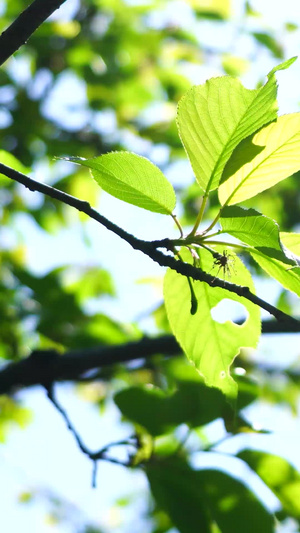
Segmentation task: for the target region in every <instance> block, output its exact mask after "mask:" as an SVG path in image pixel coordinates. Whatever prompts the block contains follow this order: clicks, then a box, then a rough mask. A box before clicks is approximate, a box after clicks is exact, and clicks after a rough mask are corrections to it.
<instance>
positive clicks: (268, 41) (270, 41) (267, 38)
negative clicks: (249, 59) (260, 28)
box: [252, 32, 284, 59]
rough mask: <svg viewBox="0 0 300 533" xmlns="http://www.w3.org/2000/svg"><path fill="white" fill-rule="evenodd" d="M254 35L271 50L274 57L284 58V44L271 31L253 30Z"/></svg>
mask: <svg viewBox="0 0 300 533" xmlns="http://www.w3.org/2000/svg"><path fill="white" fill-rule="evenodd" d="M252 35H253V37H254V38H255V39H256V40H257V42H259V43H260V44H263V45H264V46H265V47H266V48H268V50H270V52H271V53H272V54H273V56H274V57H277V58H278V59H283V55H284V54H283V47H282V44H281V43H280V42H279V41H278V40H276V39H275V38H274V37H273V35H271V33H267V32H253V33H252Z"/></svg>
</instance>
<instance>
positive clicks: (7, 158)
mask: <svg viewBox="0 0 300 533" xmlns="http://www.w3.org/2000/svg"><path fill="white" fill-rule="evenodd" d="M0 163H2V164H3V165H6V166H7V167H11V168H13V169H14V170H17V171H18V172H21V173H22V174H27V173H28V172H29V169H28V168H27V167H25V165H23V164H22V163H21V162H20V161H19V160H18V159H17V158H16V157H15V156H14V155H13V154H10V153H9V152H6V151H5V150H0ZM11 184H12V180H11V179H9V178H8V177H7V176H4V174H0V185H1V186H7V185H11Z"/></svg>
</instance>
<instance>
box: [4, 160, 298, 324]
mask: <svg viewBox="0 0 300 533" xmlns="http://www.w3.org/2000/svg"><path fill="white" fill-rule="evenodd" d="M0 173H2V174H4V175H5V176H7V177H8V178H10V179H12V180H14V181H17V182H18V183H22V184H23V185H25V187H27V188H28V189H30V190H31V191H38V192H41V193H42V194H46V195H47V196H50V197H51V198H54V199H55V200H59V201H60V202H63V203H64V204H67V205H69V206H71V207H74V208H75V209H77V210H78V211H82V212H83V213H85V214H86V215H88V216H89V217H90V218H92V219H94V220H96V221H97V222H99V223H100V224H102V225H103V226H104V227H106V228H107V229H108V230H109V231H112V232H113V233H115V235H118V236H119V237H121V239H123V240H124V241H126V242H128V244H130V245H131V246H132V248H134V249H135V250H139V251H140V252H143V253H144V254H146V255H148V257H150V258H151V259H153V261H155V262H156V263H158V264H159V265H160V266H164V267H169V268H171V269H172V270H175V271H176V272H178V274H181V275H182V276H186V277H189V278H192V279H194V280H196V281H204V282H205V283H207V284H208V285H210V287H213V288H215V287H221V288H222V289H226V290H227V291H229V292H233V293H235V294H237V295H238V296H240V297H243V298H246V299H247V300H249V301H250V302H252V303H254V304H255V305H258V306H259V307H261V308H262V309H264V310H265V311H268V313H270V314H271V315H273V316H274V317H275V318H276V319H277V320H279V321H282V322H288V323H289V324H293V325H294V327H295V328H296V327H297V328H299V329H298V331H300V321H298V320H296V319H295V318H293V317H292V316H290V315H288V314H286V313H284V312H283V311H280V309H277V307H274V306H273V305H271V304H269V303H268V302H265V301H264V300H262V299H261V298H259V297H258V296H256V295H255V294H253V293H252V292H251V291H250V289H249V287H243V286H241V285H235V284H234V283H229V282H228V281H224V280H221V279H219V278H216V277H214V276H211V275H210V274H208V273H207V272H204V271H203V270H201V269H200V268H196V267H194V266H193V265H190V264H189V263H183V262H182V261H178V260H177V259H175V258H174V257H171V256H170V255H165V254H164V253H162V252H161V251H160V250H158V248H160V247H163V246H164V243H165V242H169V241H168V239H164V240H162V241H154V242H151V241H144V240H142V239H138V238H137V237H134V236H133V235H131V234H130V233H128V232H127V231H125V230H123V229H122V228H119V226H117V225H116V224H114V223H113V222H110V220H108V219H107V218H105V217H104V216H102V215H100V213H98V211H96V210H95V209H93V208H92V207H91V206H90V204H89V203H88V202H85V201H82V200H79V199H78V198H75V197H74V196H71V195H70V194H66V193H64V192H62V191H59V190H58V189H55V188H54V187H50V186H49V185H46V184H44V183H39V182H38V181H35V180H33V179H32V178H29V177H28V176H26V175H25V174H22V173H21V172H17V171H16V170H14V169H12V168H10V167H7V166H6V165H3V164H2V163H0Z"/></svg>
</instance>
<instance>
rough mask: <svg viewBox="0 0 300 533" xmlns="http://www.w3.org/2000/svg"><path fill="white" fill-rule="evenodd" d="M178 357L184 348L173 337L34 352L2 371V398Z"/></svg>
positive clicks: (0, 391)
mask: <svg viewBox="0 0 300 533" xmlns="http://www.w3.org/2000/svg"><path fill="white" fill-rule="evenodd" d="M158 353H162V354H164V355H178V354H180V353H181V348H180V347H179V345H178V343H177V342H176V340H175V338H174V337H173V336H171V335H166V336H163V337H157V338H154V339H150V338H144V339H142V340H140V341H137V342H129V343H127V344H121V345H117V346H101V347H96V348H92V349H88V350H87V349H82V350H74V351H70V352H67V353H65V354H64V355H60V354H59V353H57V352H56V351H55V350H40V351H34V352H32V354H31V355H30V356H29V357H27V358H26V359H23V360H22V361H18V362H16V363H11V364H8V365H7V366H6V367H5V368H4V369H3V370H2V371H0V394H9V393H11V392H13V391H14V390H16V389H18V388H20V387H31V386H33V385H44V386H45V387H48V386H49V385H50V384H51V383H53V382H55V381H76V379H77V378H79V377H80V376H81V375H82V374H83V373H85V372H88V371H89V370H93V369H98V368H103V367H107V366H112V365H114V364H117V363H125V362H128V361H134V360H136V359H143V358H147V357H150V356H152V355H154V354H158Z"/></svg>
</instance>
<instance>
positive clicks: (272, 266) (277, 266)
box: [251, 233, 300, 296]
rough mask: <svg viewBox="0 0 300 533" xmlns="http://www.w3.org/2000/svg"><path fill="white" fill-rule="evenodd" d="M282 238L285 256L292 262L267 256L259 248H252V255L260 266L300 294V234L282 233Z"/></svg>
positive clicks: (286, 286) (282, 283)
mask: <svg viewBox="0 0 300 533" xmlns="http://www.w3.org/2000/svg"><path fill="white" fill-rule="evenodd" d="M280 240H281V242H282V243H283V245H284V250H285V251H284V253H285V257H287V258H288V259H289V260H290V264H286V261H281V260H278V259H276V258H275V257H271V256H266V255H264V254H262V253H261V252H260V251H259V250H258V249H252V250H251V255H252V256H253V258H254V259H255V261H256V262H257V263H258V264H259V266H260V267H261V268H262V269H263V270H265V271H266V272H267V273H268V274H269V275H270V276H272V277H273V278H275V279H276V280H277V281H279V283H281V285H282V286H283V287H285V288H286V289H288V290H290V291H292V292H295V293H296V294H297V295H298V296H300V259H299V257H298V254H299V252H300V245H299V240H300V239H299V234H298V233H280Z"/></svg>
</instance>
